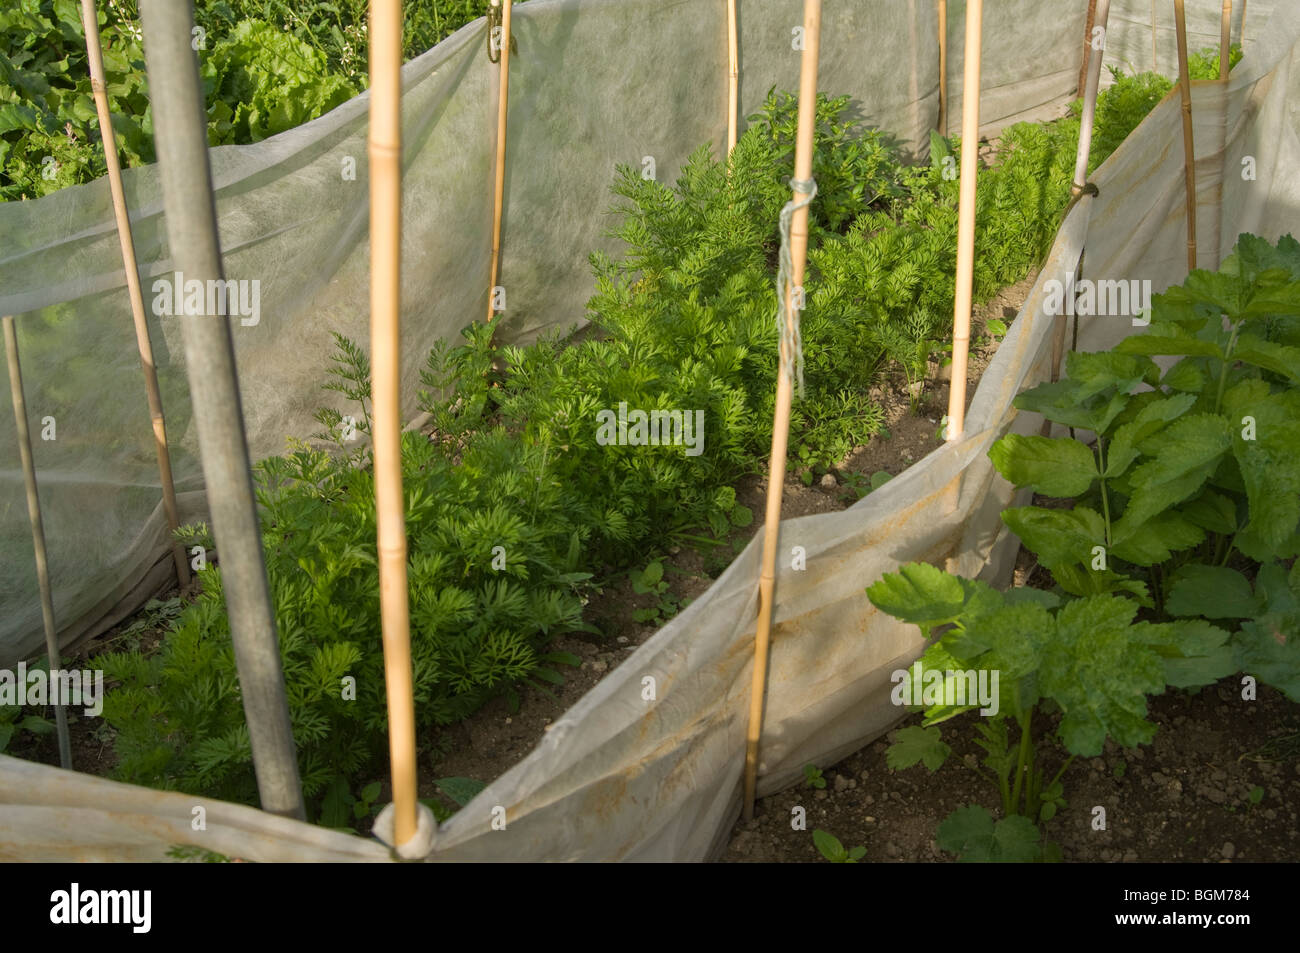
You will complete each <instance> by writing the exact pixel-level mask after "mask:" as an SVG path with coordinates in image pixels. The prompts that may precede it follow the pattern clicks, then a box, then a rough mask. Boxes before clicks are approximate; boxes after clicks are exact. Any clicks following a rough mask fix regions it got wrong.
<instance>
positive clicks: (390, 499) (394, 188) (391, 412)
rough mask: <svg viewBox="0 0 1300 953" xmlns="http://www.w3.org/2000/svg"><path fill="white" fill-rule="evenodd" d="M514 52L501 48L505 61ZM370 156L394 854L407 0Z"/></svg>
mask: <svg viewBox="0 0 1300 953" xmlns="http://www.w3.org/2000/svg"><path fill="white" fill-rule="evenodd" d="M506 9H507V10H509V9H510V8H509V6H507V7H506ZM508 49H509V47H508V46H507V47H504V48H503V54H502V57H501V58H502V60H504V59H506V55H505V53H504V50H508ZM502 92H503V93H504V90H503V91H502ZM503 99H504V96H503ZM369 151H370V363H371V392H372V394H373V398H372V400H373V406H374V411H373V415H372V421H371V426H372V427H373V428H374V429H373V438H374V461H375V507H376V522H377V524H378V552H379V611H380V617H381V624H382V629H383V638H384V686H385V688H386V689H387V692H388V752H389V757H390V759H391V768H392V778H393V812H394V818H393V836H394V839H395V846H397V847H401V846H402V845H403V844H405V843H406V842H407V841H409V840H410V839H411V838H412V837H414V836H415V831H416V823H417V821H416V804H417V801H416V773H415V772H416V769H415V700H414V696H413V690H414V677H413V675H412V669H411V633H410V604H409V602H408V592H407V581H406V516H405V514H404V513H403V510H402V507H403V499H402V416H401V413H402V408H401V373H402V371H401V299H402V274H401V272H402V3H401V0H373V2H372V3H371V4H370V143H369ZM497 181H498V182H499V181H500V178H499V177H498V179H497Z"/></svg>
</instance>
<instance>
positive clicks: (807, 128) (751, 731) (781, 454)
mask: <svg viewBox="0 0 1300 953" xmlns="http://www.w3.org/2000/svg"><path fill="white" fill-rule="evenodd" d="M821 26H822V3H821V0H804V5H803V30H804V50H803V60H802V64H801V70H800V74H799V129H798V134H797V137H796V139H795V154H794V177H795V179H796V180H797V181H807V180H808V179H810V178H812V163H813V133H814V131H815V129H816V123H817V57H818V54H819V52H820V47H821ZM804 197H805V196H804V195H803V193H799V192H796V193H794V196H793V198H794V200H795V201H798V200H799V199H801V198H804ZM807 254H808V208H807V206H804V207H803V208H800V209H796V210H795V213H794V216H793V218H792V220H791V223H790V262H791V266H792V267H791V275H790V288H798V287H800V286H801V285H802V284H803V277H804V265H805V263H806V258H807ZM783 291H784V293H785V314H786V316H787V322H790V321H793V320H794V306H793V301H792V300H791V294H790V293H789V291H788V290H786V289H783ZM791 330H793V329H792V328H791ZM791 364H793V355H790V354H787V353H786V349H785V347H784V341H783V343H782V347H781V361H780V372H779V373H778V374H777V379H776V414H775V419H774V420H773V423H772V456H771V460H770V462H769V464H768V480H767V512H766V519H765V522H764V533H763V569H762V574H761V575H760V576H759V580H758V600H759V602H758V605H759V608H758V629H757V634H756V638H755V639H754V680H753V683H752V685H751V688H750V696H749V728H748V733H747V735H746V738H745V800H744V815H745V818H746V820H748V819H749V818H751V817H753V816H754V792H755V789H756V787H757V784H758V741H759V737H760V736H761V735H762V733H763V700H764V696H765V695H766V693H767V661H768V660H767V656H768V644H769V641H770V637H771V632H772V605H773V597H774V595H775V589H776V548H777V542H778V536H779V535H780V530H781V493H782V490H783V489H784V488H785V464H786V449H787V446H788V442H789V437H790V401H791V397H792V393H793V388H794V382H793V381H792V380H791V379H790V372H789V367H790V366H791Z"/></svg>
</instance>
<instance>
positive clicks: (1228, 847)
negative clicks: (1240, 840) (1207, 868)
mask: <svg viewBox="0 0 1300 953" xmlns="http://www.w3.org/2000/svg"><path fill="white" fill-rule="evenodd" d="M1219 853H1220V854H1222V855H1223V859H1224V860H1232V858H1233V857H1235V856H1237V848H1236V847H1235V846H1234V845H1233V843H1232V841H1228V842H1226V843H1225V844H1224V845H1223V850H1221V851H1219Z"/></svg>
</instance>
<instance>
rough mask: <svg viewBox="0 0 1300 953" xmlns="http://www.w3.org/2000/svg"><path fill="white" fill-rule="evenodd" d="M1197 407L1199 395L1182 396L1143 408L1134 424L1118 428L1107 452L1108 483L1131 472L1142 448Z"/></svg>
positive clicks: (1106, 449)
mask: <svg viewBox="0 0 1300 953" xmlns="http://www.w3.org/2000/svg"><path fill="white" fill-rule="evenodd" d="M1195 403H1196V395H1194V394H1179V395H1177V396H1175V397H1167V398H1164V399H1162V400H1156V401H1153V402H1151V403H1149V404H1147V405H1146V406H1145V407H1143V408H1142V410H1141V412H1140V413H1139V414H1138V415H1137V417H1136V418H1134V419H1133V420H1132V421H1130V422H1129V423H1126V424H1121V425H1120V426H1119V427H1117V428H1115V435H1114V436H1113V437H1112V438H1111V440H1110V443H1109V445H1108V446H1107V447H1106V448H1105V454H1106V472H1105V476H1106V478H1107V479H1114V478H1115V477H1118V476H1119V475H1120V474H1121V473H1123V472H1124V471H1125V470H1127V469H1128V467H1129V464H1131V463H1132V462H1133V461H1134V460H1135V459H1137V456H1138V447H1139V446H1140V445H1141V444H1142V443H1143V441H1145V440H1147V439H1148V438H1150V437H1152V436H1154V435H1155V434H1156V433H1158V432H1159V431H1160V430H1162V429H1163V428H1164V426H1165V425H1166V424H1168V423H1170V422H1171V421H1174V420H1177V419H1178V418H1179V417H1181V416H1182V415H1183V414H1185V413H1186V412H1187V411H1188V410H1190V409H1191V407H1192V405H1193V404H1195Z"/></svg>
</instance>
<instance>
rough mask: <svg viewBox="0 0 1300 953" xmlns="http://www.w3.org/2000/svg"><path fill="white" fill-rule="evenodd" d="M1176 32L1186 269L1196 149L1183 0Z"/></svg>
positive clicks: (1177, 5) (1192, 231)
mask: <svg viewBox="0 0 1300 953" xmlns="http://www.w3.org/2000/svg"><path fill="white" fill-rule="evenodd" d="M1174 32H1175V33H1177V34H1178V88H1179V90H1180V91H1181V93H1182V100H1183V169H1184V176H1183V177H1184V180H1185V182H1186V185H1187V270H1188V271H1193V270H1195V268H1196V150H1195V148H1194V144H1193V142H1192V80H1191V76H1190V75H1189V73H1188V71H1187V18H1186V14H1185V12H1184V9H1183V0H1174Z"/></svg>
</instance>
